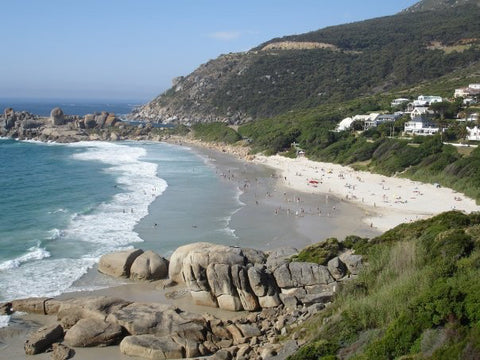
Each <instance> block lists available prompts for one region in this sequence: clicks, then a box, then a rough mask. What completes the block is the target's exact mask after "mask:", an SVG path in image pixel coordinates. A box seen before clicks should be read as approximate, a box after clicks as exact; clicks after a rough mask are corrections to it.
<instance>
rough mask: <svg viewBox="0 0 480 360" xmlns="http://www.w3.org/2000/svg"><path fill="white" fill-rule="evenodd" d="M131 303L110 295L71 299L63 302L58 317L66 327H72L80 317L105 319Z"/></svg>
mask: <svg viewBox="0 0 480 360" xmlns="http://www.w3.org/2000/svg"><path fill="white" fill-rule="evenodd" d="M129 304H130V302H127V301H125V300H123V299H119V298H113V297H108V296H96V297H85V298H78V299H70V300H65V301H62V302H61V305H60V306H59V309H58V313H57V318H58V320H59V321H60V322H61V323H62V325H64V328H70V327H72V326H73V325H75V324H76V323H77V321H79V320H80V319H87V318H92V319H98V320H105V318H106V317H107V316H108V315H109V314H110V313H112V312H114V311H117V310H118V309H121V308H123V307H125V306H127V305H129Z"/></svg>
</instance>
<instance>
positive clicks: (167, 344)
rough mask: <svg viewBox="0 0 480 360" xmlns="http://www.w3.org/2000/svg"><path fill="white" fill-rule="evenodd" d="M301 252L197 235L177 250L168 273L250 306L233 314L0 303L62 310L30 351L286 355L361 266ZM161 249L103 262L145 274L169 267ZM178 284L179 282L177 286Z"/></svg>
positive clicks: (123, 272)
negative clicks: (322, 261)
mask: <svg viewBox="0 0 480 360" xmlns="http://www.w3.org/2000/svg"><path fill="white" fill-rule="evenodd" d="M296 253H297V251H296V250H295V249H280V250H276V251H272V252H270V253H268V254H266V253H264V252H261V251H257V250H253V249H242V248H239V247H232V246H224V245H215V244H209V243H195V244H189V245H186V246H182V247H180V248H178V250H177V251H175V252H174V253H173V254H172V257H171V259H170V260H171V261H170V266H169V268H168V273H169V274H170V277H171V279H170V280H169V281H170V282H172V283H173V282H174V281H173V280H172V279H175V281H178V282H180V283H183V284H184V285H185V286H186V288H187V290H188V292H189V293H190V294H191V297H192V299H193V301H194V303H196V304H200V305H208V306H214V307H219V308H221V309H225V310H231V311H237V310H247V311H250V313H249V315H246V316H244V317H240V318H233V319H231V320H221V319H218V318H216V317H214V316H212V315H208V314H198V313H192V312H187V311H183V310H181V309H179V308H177V307H175V306H173V305H168V304H161V303H140V302H129V301H125V300H122V299H118V298H112V297H106V296H100V297H86V298H75V299H67V300H58V299H52V298H30V299H22V300H15V301H12V302H8V303H5V304H0V308H1V309H4V312H8V313H11V312H12V311H25V312H29V313H36V314H45V315H56V317H57V320H58V324H55V325H53V326H50V327H49V328H43V329H40V330H39V331H37V332H36V333H34V334H33V335H32V336H31V337H30V338H29V339H28V340H27V342H26V343H25V352H26V353H27V354H35V353H39V352H43V351H46V350H47V349H49V348H51V347H52V346H54V345H53V344H54V343H58V342H61V341H63V342H64V343H65V344H66V345H68V346H72V347H90V346H108V345H114V344H120V351H121V352H122V353H123V354H126V355H128V356H136V357H141V358H145V359H169V358H194V357H201V356H208V355H212V354H215V356H214V358H218V359H223V358H225V359H264V358H270V357H272V356H274V355H275V354H282V355H281V358H285V357H286V356H287V355H289V354H292V353H293V352H295V350H296V349H298V347H299V346H301V345H302V342H301V341H300V340H298V339H299V337H300V335H299V334H298V333H297V332H296V330H295V329H296V327H297V326H298V325H299V324H301V323H302V322H303V321H305V320H307V319H308V318H309V317H311V316H313V315H314V314H316V313H317V312H318V311H321V310H322V309H323V308H324V307H325V306H326V305H325V304H327V303H329V302H331V301H332V300H333V297H334V293H335V291H336V289H337V285H338V284H339V281H344V279H345V277H344V276H345V275H346V274H347V273H350V274H353V273H354V272H356V273H358V271H359V270H360V269H361V268H362V266H363V265H362V259H361V256H358V255H354V254H351V253H345V254H342V255H341V256H339V257H337V258H334V259H332V260H330V261H329V263H328V266H322V265H319V264H314V263H301V262H291V260H290V259H291V256H292V255H294V254H296ZM159 258H160V256H158V255H157V254H155V253H153V252H151V251H146V252H143V251H142V250H139V249H132V250H129V251H122V252H118V253H114V254H108V255H105V256H104V257H102V260H101V263H102V265H101V267H102V269H107V270H105V272H106V273H110V274H113V275H114V276H131V277H132V278H138V279H141V280H145V279H147V278H148V277H149V276H151V275H152V274H156V273H157V270H156V269H157V266H156V265H159V266H158V268H161V269H162V271H161V272H162V274H163V275H165V274H166V273H167V265H168V262H167V263H165V262H163V261H162V260H161V259H162V258H160V259H159ZM267 259H268V260H267ZM163 260H165V259H163ZM165 261H166V260H165ZM157 262H158V264H157ZM136 263H137V264H136ZM135 264H136V265H135ZM152 265H155V266H152ZM99 267H100V266H99ZM134 274H135V275H134ZM179 291H180V292H182V291H183V290H182V289H181V290H173V291H172V293H175V292H179ZM166 296H167V295H166ZM287 336H288V337H290V339H289V340H288V341H287V343H286V344H288V346H286V345H285V346H284V344H281V343H279V341H280V337H287ZM61 350H62V351H60V350H57V352H58V353H59V355H58V358H68V357H67V356H71V355H69V354H71V353H70V352H69V348H68V347H67V348H62V349H61Z"/></svg>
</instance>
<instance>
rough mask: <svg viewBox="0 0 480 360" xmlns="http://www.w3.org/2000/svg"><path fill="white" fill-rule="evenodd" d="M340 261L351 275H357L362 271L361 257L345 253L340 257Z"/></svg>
mask: <svg viewBox="0 0 480 360" xmlns="http://www.w3.org/2000/svg"><path fill="white" fill-rule="evenodd" d="M340 259H341V260H342V261H343V262H344V263H345V265H346V266H347V269H348V271H349V272H350V274H352V275H358V273H360V271H361V270H362V269H363V258H362V255H355V254H349V253H345V254H342V255H341V256H340Z"/></svg>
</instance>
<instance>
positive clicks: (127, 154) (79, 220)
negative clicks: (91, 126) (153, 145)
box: [0, 142, 167, 321]
mask: <svg viewBox="0 0 480 360" xmlns="http://www.w3.org/2000/svg"><path fill="white" fill-rule="evenodd" d="M62 146H70V147H74V148H76V149H79V150H80V151H79V152H77V153H75V154H74V155H72V157H73V159H74V160H77V161H99V162H102V163H103V164H107V168H106V169H105V170H104V171H106V172H108V173H110V174H112V175H113V177H114V178H115V180H116V184H115V187H116V188H117V189H118V192H117V193H116V194H115V195H114V196H113V197H112V198H111V199H110V200H108V202H103V203H100V204H97V205H96V206H93V207H92V208H91V209H89V211H87V212H81V213H78V214H74V215H72V217H71V220H70V222H69V224H68V225H67V226H66V228H65V229H62V230H60V229H52V230H51V231H50V232H49V233H48V236H47V237H46V241H50V242H52V241H54V242H52V244H55V245H52V246H55V249H53V248H52V250H51V251H52V252H53V253H54V254H55V256H51V253H50V252H49V251H47V250H46V249H45V248H44V247H42V245H41V244H40V243H39V244H38V245H37V246H35V247H32V248H30V249H28V252H27V253H25V254H23V255H21V256H19V257H17V258H15V259H13V260H8V261H5V262H3V263H0V283H2V284H9V285H8V286H5V288H4V289H2V293H1V297H2V298H3V300H11V299H18V298H23V297H32V296H56V295H59V294H61V293H64V292H66V291H68V289H69V288H71V287H72V285H73V284H74V283H75V281H77V280H78V279H80V278H81V277H82V276H83V275H85V274H86V273H87V271H88V270H89V269H91V268H92V267H93V266H94V265H95V264H96V263H97V262H98V260H99V258H100V256H102V255H103V254H105V253H108V252H112V251H116V250H122V249H127V248H131V244H132V243H135V242H139V241H142V240H141V239H140V237H139V236H138V234H137V233H135V232H134V231H133V229H134V226H135V225H136V224H137V223H138V222H139V221H140V219H142V218H143V217H144V216H145V215H147V214H148V206H149V205H150V204H151V203H152V202H153V201H154V200H155V198H156V197H157V196H159V195H161V194H162V193H163V192H164V191H165V189H166V188H167V183H166V182H165V181H164V180H163V179H161V178H159V177H157V165H156V164H154V163H149V162H146V161H143V160H142V157H144V156H145V155H146V154H147V152H146V150H145V149H144V148H142V147H140V146H133V145H126V144H118V143H116V144H113V143H104V142H84V143H82V142H81V143H74V144H68V145H62ZM113 185H114V184H112V186H113ZM61 210H63V209H61ZM61 210H60V211H61ZM82 244H84V245H82ZM62 246H63V248H62ZM59 248H62V249H64V250H63V251H65V249H67V253H63V254H62V253H61V252H59V250H58V249H59ZM70 248H71V251H68V249H70ZM54 250H55V251H54ZM91 285H92V288H97V287H98V284H91ZM5 321H6V320H5Z"/></svg>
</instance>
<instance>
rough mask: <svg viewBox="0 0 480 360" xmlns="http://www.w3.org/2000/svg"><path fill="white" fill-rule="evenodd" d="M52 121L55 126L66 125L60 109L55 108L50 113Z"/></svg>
mask: <svg viewBox="0 0 480 360" xmlns="http://www.w3.org/2000/svg"><path fill="white" fill-rule="evenodd" d="M50 120H51V121H52V124H53V125H64V124H65V116H64V114H63V110H62V109H60V108H59V107H56V108H53V109H52V111H51V112H50Z"/></svg>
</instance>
